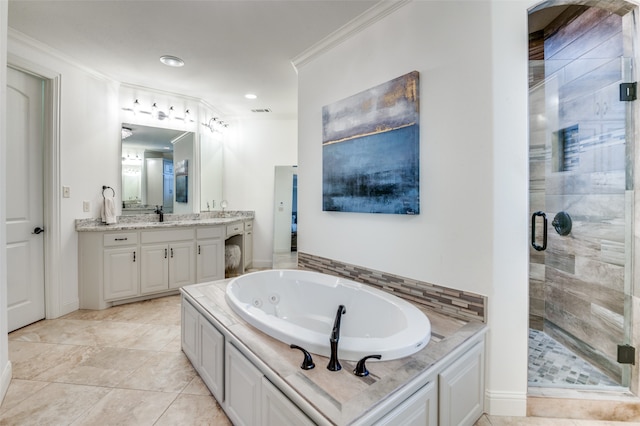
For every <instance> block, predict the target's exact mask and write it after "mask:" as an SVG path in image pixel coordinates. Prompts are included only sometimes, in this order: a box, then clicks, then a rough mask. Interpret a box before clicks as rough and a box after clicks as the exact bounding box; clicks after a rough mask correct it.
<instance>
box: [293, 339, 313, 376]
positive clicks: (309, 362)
mask: <svg viewBox="0 0 640 426" xmlns="http://www.w3.org/2000/svg"><path fill="white" fill-rule="evenodd" d="M289 347H290V348H291V349H299V350H300V351H302V353H303V354H304V359H303V360H302V364H300V368H302V369H303V370H311V369H312V368H313V367H315V366H316V365H315V364H314V363H313V358H311V354H310V353H309V352H307V350H306V349H304V348H301V347H300V346H298V345H293V344H292V345H290V346H289Z"/></svg>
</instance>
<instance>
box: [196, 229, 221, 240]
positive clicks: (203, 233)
mask: <svg viewBox="0 0 640 426" xmlns="http://www.w3.org/2000/svg"><path fill="white" fill-rule="evenodd" d="M223 232H224V226H212V227H211V228H197V229H196V238H197V239H199V240H201V239H203V238H222V233H223Z"/></svg>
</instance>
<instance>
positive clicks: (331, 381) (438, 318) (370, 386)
mask: <svg viewBox="0 0 640 426" xmlns="http://www.w3.org/2000/svg"><path fill="white" fill-rule="evenodd" d="M229 281H230V280H229V279H227V280H221V281H216V282H212V283H205V284H195V285H190V286H186V287H183V288H182V289H181V291H182V292H183V293H184V294H186V295H188V296H190V298H191V299H192V300H193V301H195V302H196V303H198V304H199V305H200V307H201V308H202V310H204V311H205V312H208V313H209V314H210V315H211V316H212V317H214V318H215V319H216V320H217V321H218V322H219V323H220V324H221V325H222V326H224V327H225V328H226V329H227V331H228V332H229V333H230V334H232V335H233V336H235V337H236V338H237V339H238V340H240V341H241V342H242V343H243V344H244V345H245V346H246V347H247V348H248V349H249V350H250V351H251V352H252V353H253V355H255V356H256V357H257V358H259V359H260V361H262V362H263V363H264V364H266V365H267V366H268V367H269V368H270V369H271V370H272V372H273V373H274V374H276V375H277V376H278V377H279V378H280V379H282V380H284V382H285V383H286V384H287V385H289V386H290V387H291V388H292V389H293V390H294V391H295V392H296V393H297V394H299V395H300V396H301V397H302V398H304V399H305V400H306V401H307V402H308V403H309V404H310V405H312V406H313V407H314V408H315V409H316V410H317V411H319V412H320V413H322V414H323V415H324V416H325V417H326V419H327V420H328V422H330V423H333V424H337V425H346V424H350V423H353V422H357V420H358V418H360V417H362V416H363V415H364V414H366V412H367V411H369V410H370V409H371V408H372V407H373V406H375V405H376V404H378V403H380V402H381V401H382V400H384V399H385V398H388V397H390V396H391V395H392V394H393V393H394V392H395V391H397V390H399V389H400V388H401V387H402V386H403V385H405V384H407V383H408V382H410V381H411V380H413V379H415V378H417V377H418V376H420V374H422V373H424V372H425V371H426V370H428V369H429V368H431V367H433V366H434V365H435V364H436V363H437V362H438V361H440V360H442V359H443V358H444V357H445V356H446V355H448V354H450V353H451V352H452V351H454V350H455V349H456V348H458V347H459V346H460V345H461V344H462V343H464V342H465V341H467V340H469V339H471V338H473V337H475V336H478V335H480V334H482V333H484V332H485V331H486V325H485V324H483V323H480V322H475V321H470V322H465V321H462V320H459V319H455V318H452V317H449V316H446V315H443V314H440V313H437V312H435V311H432V310H428V309H422V310H423V312H425V314H426V315H427V316H428V317H429V320H430V321H431V329H432V330H431V340H430V341H429V343H428V344H427V346H426V347H425V348H423V349H422V350H420V351H418V352H417V353H415V354H414V355H411V356H408V357H404V358H400V359H397V360H391V361H380V362H367V368H368V370H369V371H370V375H369V376H367V377H358V376H355V375H354V374H352V371H353V369H354V368H355V364H356V363H355V362H351V361H343V360H341V361H340V362H341V364H342V367H343V368H342V370H341V371H338V372H332V371H329V370H327V369H326V368H325V366H326V365H327V363H328V362H329V359H328V358H326V357H323V356H320V355H315V354H313V360H314V362H315V364H316V368H314V369H312V370H302V369H301V368H300V363H301V361H302V355H301V353H300V351H298V350H293V349H291V348H289V345H287V344H284V343H282V342H280V341H278V340H276V339H274V338H272V337H270V336H268V335H267V334H265V333H263V332H261V331H259V330H258V329H256V328H254V327H253V326H251V325H250V324H248V323H247V322H245V321H244V320H243V319H242V318H240V317H239V316H238V315H236V314H235V313H234V312H233V310H232V309H231V307H230V306H229V305H228V304H227V302H226V300H225V290H226V287H227V284H228V282H229ZM416 306H417V305H416ZM327 338H328V337H327Z"/></svg>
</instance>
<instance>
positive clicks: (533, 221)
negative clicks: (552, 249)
mask: <svg viewBox="0 0 640 426" xmlns="http://www.w3.org/2000/svg"><path fill="white" fill-rule="evenodd" d="M538 216H542V225H543V226H544V228H543V230H542V245H539V244H538V243H536V217H538ZM531 245H532V246H533V248H534V249H536V250H538V251H543V250H546V249H547V215H546V214H545V213H544V212H541V211H537V212H535V213H534V214H533V215H531Z"/></svg>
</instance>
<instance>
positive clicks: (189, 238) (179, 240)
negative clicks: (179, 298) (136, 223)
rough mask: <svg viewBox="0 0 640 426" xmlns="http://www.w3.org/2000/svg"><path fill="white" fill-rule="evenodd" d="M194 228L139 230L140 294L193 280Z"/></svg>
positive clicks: (194, 264)
mask: <svg viewBox="0 0 640 426" xmlns="http://www.w3.org/2000/svg"><path fill="white" fill-rule="evenodd" d="M194 239H195V230H194V229H172V230H164V231H142V232H141V233H140V240H141V243H142V245H141V247H140V254H141V259H140V268H141V269H140V294H143V295H144V294H150V293H157V292H161V291H167V290H170V289H176V288H179V287H182V286H183V285H187V284H193V283H195V266H196V256H195V244H194Z"/></svg>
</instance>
